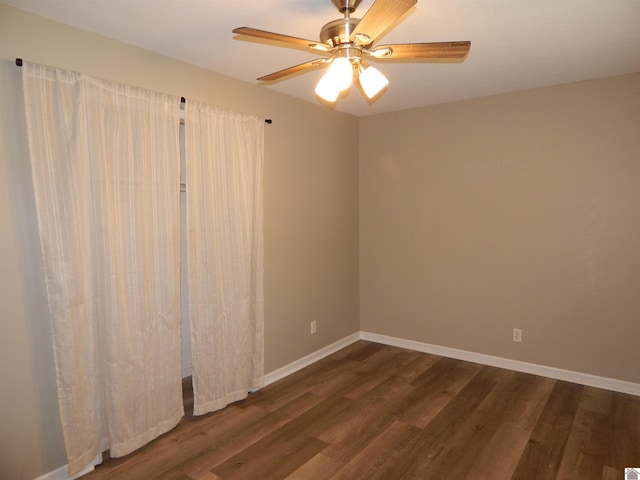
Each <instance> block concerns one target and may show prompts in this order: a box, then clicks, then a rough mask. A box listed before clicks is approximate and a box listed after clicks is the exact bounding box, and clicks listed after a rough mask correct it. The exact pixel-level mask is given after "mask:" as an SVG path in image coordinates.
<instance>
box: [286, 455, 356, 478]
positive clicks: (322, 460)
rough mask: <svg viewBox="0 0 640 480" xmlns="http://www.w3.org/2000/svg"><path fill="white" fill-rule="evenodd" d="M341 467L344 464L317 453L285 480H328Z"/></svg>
mask: <svg viewBox="0 0 640 480" xmlns="http://www.w3.org/2000/svg"><path fill="white" fill-rule="evenodd" d="M342 467H344V464H343V463H341V462H339V461H338V460H336V459H335V458H331V457H328V456H326V455H324V454H323V453H319V454H318V455H316V456H315V457H313V458H312V459H311V460H309V461H308V462H307V463H305V464H304V465H302V466H301V467H300V468H298V469H297V470H296V471H295V472H293V473H292V474H291V475H289V476H288V477H287V478H286V479H285V480H329V479H331V478H333V476H334V475H335V474H336V473H337V472H338V471H339V470H340V469H341V468H342Z"/></svg>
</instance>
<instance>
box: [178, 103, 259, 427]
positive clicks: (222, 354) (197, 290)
mask: <svg viewBox="0 0 640 480" xmlns="http://www.w3.org/2000/svg"><path fill="white" fill-rule="evenodd" d="M263 138H264V120H263V119H260V118H258V117H254V116H249V115H245V114H241V113H235V112H229V111H226V110H222V109H219V108H216V107H212V106H210V105H205V104H202V103H198V102H194V101H191V100H187V102H186V105H185V152H186V183H187V193H186V196H187V245H188V246H187V258H188V261H187V269H188V286H189V288H188V289H189V317H190V318H189V321H190V323H191V349H192V366H193V389H194V414H196V415H201V414H204V413H207V412H210V411H213V410H217V409H220V408H222V407H224V406H225V405H227V404H228V403H231V402H234V401H236V400H240V399H242V398H244V397H246V396H247V393H248V391H249V389H256V388H259V387H261V386H262V385H263V383H264V365H263V341H264V333H263V332H264V326H263V324H264V293H263V207H262V203H263V199H262V168H263V143H264V142H263Z"/></svg>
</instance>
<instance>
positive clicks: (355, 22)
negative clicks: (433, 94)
mask: <svg viewBox="0 0 640 480" xmlns="http://www.w3.org/2000/svg"><path fill="white" fill-rule="evenodd" d="M331 1H332V2H333V4H334V5H335V6H336V7H337V8H338V10H339V11H340V13H342V14H343V15H344V18H341V19H338V20H334V21H331V22H329V23H327V24H325V25H324V26H323V27H322V29H321V30H320V41H319V42H317V41H313V40H306V39H304V38H298V37H291V36H289V35H282V34H279V33H273V32H268V31H265V30H259V29H256V28H250V27H240V28H236V29H234V30H233V33H236V34H239V35H245V36H249V37H254V38H261V39H266V40H276V41H279V42H283V43H285V44H288V45H290V46H297V47H299V46H304V47H307V48H309V49H310V50H314V51H315V52H318V53H322V54H326V55H329V58H322V59H315V60H311V61H309V62H305V63H302V64H300V65H295V66H293V67H289V68H285V69H284V70H280V71H278V72H275V73H271V74H269V75H265V76H262V77H260V78H258V80H259V81H275V80H280V79H282V78H284V77H286V76H288V75H292V74H294V73H298V72H301V71H304V70H306V69H309V68H312V67H316V66H318V65H321V64H324V63H329V68H328V69H327V72H326V73H325V74H324V75H323V76H322V78H321V79H320V81H319V82H318V84H317V85H316V89H315V93H316V95H318V96H319V97H320V98H322V99H323V100H325V101H327V102H329V103H335V102H336V101H337V100H338V98H339V97H340V93H341V92H344V91H346V90H348V89H349V88H350V86H351V83H352V82H353V77H354V76H357V77H358V80H359V82H360V86H361V87H362V91H363V92H364V94H365V95H366V96H367V97H368V98H369V99H373V98H374V97H376V96H377V95H378V94H379V93H380V92H381V91H382V90H384V88H385V87H386V86H387V85H388V84H389V80H387V78H386V77H385V76H384V75H383V74H382V73H381V72H380V71H379V70H378V69H376V68H374V67H371V66H369V65H367V64H366V63H365V61H364V59H363V58H362V56H363V55H365V56H369V57H372V58H373V59H374V60H384V59H388V58H392V59H429V58H438V59H452V58H464V57H465V56H466V55H467V53H468V52H469V49H470V48H471V42H469V41H463V42H436V43H407V44H399V45H378V46H376V47H375V48H372V46H373V43H374V42H375V40H376V39H377V38H378V37H379V36H381V35H383V34H384V33H385V32H386V31H387V30H388V29H389V28H391V27H392V26H393V25H394V24H395V23H396V22H397V21H398V20H399V19H400V18H401V17H402V16H404V15H405V14H406V13H407V12H408V11H409V10H411V8H413V6H414V5H415V4H416V3H417V0H376V1H375V2H374V3H373V5H371V7H370V8H369V10H368V11H367V12H366V13H365V15H364V16H363V17H362V18H361V19H360V18H351V13H353V12H354V11H355V9H356V7H357V6H358V4H359V3H360V0H331Z"/></svg>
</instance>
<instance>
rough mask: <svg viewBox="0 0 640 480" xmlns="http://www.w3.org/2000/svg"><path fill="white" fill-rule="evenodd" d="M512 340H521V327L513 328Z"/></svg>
mask: <svg viewBox="0 0 640 480" xmlns="http://www.w3.org/2000/svg"><path fill="white" fill-rule="evenodd" d="M513 341H514V342H522V329H521V328H514V329H513Z"/></svg>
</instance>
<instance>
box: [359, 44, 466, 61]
mask: <svg viewBox="0 0 640 480" xmlns="http://www.w3.org/2000/svg"><path fill="white" fill-rule="evenodd" d="M470 48H471V42H468V41H465V42H436V43H405V44H401V45H378V46H377V47H376V48H374V49H373V51H372V52H371V54H372V55H373V56H374V57H376V58H392V59H395V58H400V59H402V58H462V57H464V56H465V55H466V54H467V53H469V49H470ZM385 51H390V52H391V53H390V54H385ZM376 53H379V55H376Z"/></svg>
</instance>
